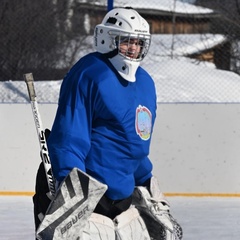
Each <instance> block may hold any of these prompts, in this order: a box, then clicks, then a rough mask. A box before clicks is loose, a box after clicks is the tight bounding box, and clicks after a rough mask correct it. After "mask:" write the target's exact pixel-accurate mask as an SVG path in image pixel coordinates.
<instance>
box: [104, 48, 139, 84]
mask: <svg viewBox="0 0 240 240" xmlns="http://www.w3.org/2000/svg"><path fill="white" fill-rule="evenodd" d="M104 56H106V57H107V58H108V59H109V61H110V62H111V63H112V65H113V67H114V68H115V69H116V70H117V71H118V73H119V74H120V76H121V77H122V78H124V79H125V80H127V81H129V82H135V81H136V77H135V73H136V71H137V69H138V67H139V64H140V63H139V62H134V61H130V60H128V59H126V58H124V57H123V56H121V55H119V54H118V49H117V48H116V49H114V50H113V51H111V52H108V53H104Z"/></svg>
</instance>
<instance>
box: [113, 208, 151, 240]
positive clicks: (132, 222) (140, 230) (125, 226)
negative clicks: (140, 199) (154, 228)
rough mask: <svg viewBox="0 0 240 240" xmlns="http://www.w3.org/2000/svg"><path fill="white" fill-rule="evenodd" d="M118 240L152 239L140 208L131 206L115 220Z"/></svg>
mask: <svg viewBox="0 0 240 240" xmlns="http://www.w3.org/2000/svg"><path fill="white" fill-rule="evenodd" d="M113 221H114V223H115V231H116V240H150V239H151V238H150V236H149V234H148V230H147V227H146V225H145V223H144V221H143V219H142V218H141V216H140V214H139V212H138V210H137V209H136V208H135V207H131V208H129V209H128V210H126V211H125V212H123V213H121V214H120V215H118V216H117V217H116V218H115V219H114V220H113Z"/></svg>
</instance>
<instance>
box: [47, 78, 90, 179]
mask: <svg viewBox="0 0 240 240" xmlns="http://www.w3.org/2000/svg"><path fill="white" fill-rule="evenodd" d="M88 82H89V81H88V79H85V78H84V76H81V75H80V76H79V75H78V74H75V76H70V77H68V78H67V79H64V81H63V84H62V86H61V91H60V98H59V106H58V109H57V113H56V117H55V120H54V123H53V126H52V131H51V134H50V136H49V139H48V148H49V155H50V159H51V163H52V169H53V174H54V176H55V177H56V179H57V180H58V181H60V182H61V181H62V180H63V179H64V178H65V177H66V176H67V175H68V173H69V172H70V171H71V170H72V168H74V167H77V168H79V169H81V170H82V171H84V172H85V170H86V169H85V159H86V156H87V154H88V151H89V149H90V146H91V141H90V138H91V136H90V135H91V122H92V121H91V119H92V111H93V110H92V109H93V106H92V102H94V101H92V99H91V91H92V89H91V86H89V84H88ZM86 84H87V85H88V86H89V87H87V86H86ZM82 86H84V87H82Z"/></svg>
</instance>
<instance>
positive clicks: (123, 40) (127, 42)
mask: <svg viewBox="0 0 240 240" xmlns="http://www.w3.org/2000/svg"><path fill="white" fill-rule="evenodd" d="M109 35H110V36H111V37H112V39H113V41H114V45H115V47H116V48H117V49H118V54H119V55H121V56H123V57H124V58H126V59H128V60H131V61H135V62H140V61H142V60H143V58H144V57H145V56H146V55H147V53H148V50H149V47H150V43H151V36H150V34H132V33H128V32H123V31H109ZM132 45H134V47H132ZM133 48H134V51H133V50H132V49H133Z"/></svg>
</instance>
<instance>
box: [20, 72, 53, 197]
mask: <svg viewBox="0 0 240 240" xmlns="http://www.w3.org/2000/svg"><path fill="white" fill-rule="evenodd" d="M23 77H24V80H25V82H26V84H27V88H28V94H29V99H30V102H31V107H32V112H33V118H34V122H35V126H36V129H37V134H38V139H39V144H40V154H41V158H42V161H43V165H44V169H45V173H46V177H47V183H48V188H49V193H48V194H47V195H48V197H49V199H51V200H52V199H53V197H54V195H55V182H54V177H53V174H52V166H51V162H50V158H49V153H48V147H47V141H46V136H45V132H44V129H43V126H42V121H41V117H40V113H39V110H38V102H37V97H36V93H35V87H34V79H33V74H32V73H26V74H24V75H23Z"/></svg>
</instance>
